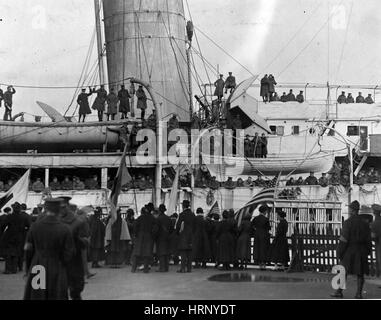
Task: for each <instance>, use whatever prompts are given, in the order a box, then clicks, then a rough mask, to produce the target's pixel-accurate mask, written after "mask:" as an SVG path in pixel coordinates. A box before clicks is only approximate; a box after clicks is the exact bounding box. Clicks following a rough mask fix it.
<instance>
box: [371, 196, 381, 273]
mask: <svg viewBox="0 0 381 320" xmlns="http://www.w3.org/2000/svg"><path fill="white" fill-rule="evenodd" d="M372 209H373V214H374V221H373V222H372V224H371V226H370V228H371V231H372V238H373V241H374V242H375V244H376V276H377V277H380V275H381V206H380V205H379V204H374V205H373V206H372Z"/></svg>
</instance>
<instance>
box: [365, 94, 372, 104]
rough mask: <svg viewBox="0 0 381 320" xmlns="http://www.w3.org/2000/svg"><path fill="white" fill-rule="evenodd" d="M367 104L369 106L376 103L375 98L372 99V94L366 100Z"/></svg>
mask: <svg viewBox="0 0 381 320" xmlns="http://www.w3.org/2000/svg"><path fill="white" fill-rule="evenodd" d="M365 103H367V104H373V103H374V101H373V98H372V94H370V93H369V94H368V96H367V97H366V98H365Z"/></svg>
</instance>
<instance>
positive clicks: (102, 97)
mask: <svg viewBox="0 0 381 320" xmlns="http://www.w3.org/2000/svg"><path fill="white" fill-rule="evenodd" d="M93 93H96V94H97V97H96V98H95V100H94V103H93V106H92V109H93V110H97V112H98V120H99V122H102V121H103V113H104V112H105V104H106V100H107V91H106V90H105V86H104V85H101V87H100V88H99V89H98V90H95V88H94V90H93Z"/></svg>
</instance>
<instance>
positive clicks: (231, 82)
mask: <svg viewBox="0 0 381 320" xmlns="http://www.w3.org/2000/svg"><path fill="white" fill-rule="evenodd" d="M236 87H237V83H236V80H235V77H234V76H233V73H232V72H229V76H228V77H227V78H226V82H225V94H227V93H228V90H229V89H230V93H232V92H233V91H234V89H235V88H236Z"/></svg>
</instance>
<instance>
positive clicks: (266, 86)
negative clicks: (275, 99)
mask: <svg viewBox="0 0 381 320" xmlns="http://www.w3.org/2000/svg"><path fill="white" fill-rule="evenodd" d="M269 90H270V83H269V78H268V76H267V74H265V76H264V77H263V78H262V79H261V92H260V96H261V97H262V99H263V102H265V103H266V102H268V101H269Z"/></svg>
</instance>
